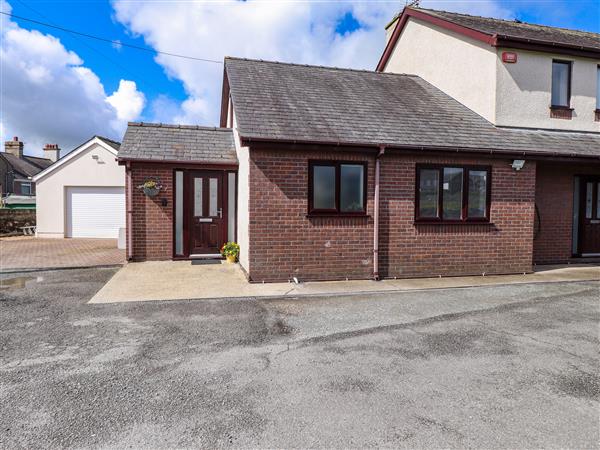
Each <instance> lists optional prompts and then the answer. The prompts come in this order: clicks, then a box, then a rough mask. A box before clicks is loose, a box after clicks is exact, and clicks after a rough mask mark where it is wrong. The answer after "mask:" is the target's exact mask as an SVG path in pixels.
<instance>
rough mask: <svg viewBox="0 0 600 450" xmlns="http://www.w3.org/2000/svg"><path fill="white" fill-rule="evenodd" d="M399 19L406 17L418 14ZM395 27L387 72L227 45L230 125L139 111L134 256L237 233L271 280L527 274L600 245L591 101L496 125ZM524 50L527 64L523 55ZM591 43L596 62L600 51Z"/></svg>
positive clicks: (133, 148) (215, 245)
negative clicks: (190, 122)
mask: <svg viewBox="0 0 600 450" xmlns="http://www.w3.org/2000/svg"><path fill="white" fill-rule="evenodd" d="M407 11H410V12H411V13H412V11H417V10H416V9H414V8H409V9H405V13H406V12H407ZM418 12H419V13H420V12H422V10H418ZM402 17H403V16H402V15H401V16H400V17H399V18H398V19H397V20H396V21H395V23H396V25H394V26H395V27H396V28H395V30H397V29H398V27H400V26H401V24H402V23H404V24H406V23H410V21H411V20H412V19H410V18H409V19H406V20H404V19H402ZM499 22H500V23H504V22H503V21H499ZM542 28H543V29H547V28H548V27H542ZM407 29H408V28H407ZM551 30H554V31H553V33H554V34H553V36H554V35H557V34H558V35H560V30H558V29H554V28H552V29H551ZM444 32H445V31H444ZM395 33H396V34H397V35H399V36H400V37H399V38H398V39H396V42H397V43H392V42H393V40H394V32H392V34H391V35H390V36H389V41H388V45H387V47H386V51H385V53H384V58H382V61H385V62H383V63H381V62H380V64H379V70H377V71H361V70H350V69H337V68H331V67H320V66H308V65H297V64H284V63H276V62H267V61H257V60H247V59H237V58H226V59H225V70H224V78H223V91H222V103H221V123H220V128H204V127H194V126H177V125H161V124H145V123H131V124H130V125H129V127H128V129H127V131H126V133H125V137H124V139H123V144H122V146H121V149H120V150H119V162H120V164H123V165H124V166H125V168H126V173H127V180H128V181H127V192H128V198H127V201H128V220H127V230H128V257H129V259H130V260H134V261H139V260H149V259H154V260H160V259H188V258H196V257H198V258H201V257H214V256H216V255H218V251H219V247H220V245H221V244H222V243H223V242H225V241H226V240H233V239H235V240H236V241H237V242H238V243H239V244H240V246H241V254H240V264H241V266H242V268H243V269H244V270H245V271H246V273H247V276H248V277H249V279H250V280H251V281H256V282H261V281H285V280H289V279H291V278H293V277H296V278H298V279H300V280H336V279H353V278H354V279H360V278H364V279H366V278H375V279H379V278H385V277H421V276H452V275H470V274H501V273H523V272H530V271H531V270H532V265H533V264H537V263H547V262H570V261H589V260H590V259H589V258H590V257H592V256H600V246H599V244H600V225H599V224H600V199H599V198H600V191H599V189H600V188H598V179H599V178H600V133H599V132H598V131H593V129H587V128H593V127H594V126H596V123H595V122H594V120H595V117H594V115H589V114H587V113H586V114H587V116H586V117H587V118H588V120H589V121H591V122H593V123H594V125H592V127H590V126H589V124H587V122H586V123H585V126H584V125H581V128H586V129H585V130H583V129H577V130H574V129H561V128H559V127H558V126H556V127H554V126H547V127H540V126H538V125H537V122H535V123H534V122H533V119H532V122H531V123H532V125H531V126H530V127H526V126H522V125H523V124H524V122H523V121H520V122H519V126H508V125H506V124H505V122H502V124H499V123H498V124H497V123H495V122H494V121H492V120H490V116H487V117H486V116H485V115H484V112H482V111H483V110H477V108H479V106H477V105H476V104H475V103H476V102H479V101H480V100H481V99H479V97H478V96H473V98H472V101H471V103H469V99H468V98H462V99H461V98H458V97H459V95H458V94H457V93H456V92H454V93H453V95H452V94H450V93H448V92H446V91H445V90H444V89H442V88H441V87H440V86H437V85H436V82H439V83H441V81H439V80H438V81H436V80H437V79H436V78H435V76H434V75H431V80H428V79H427V77H429V76H430V75H428V74H426V73H423V74H402V73H395V72H396V71H395V70H392V68H393V67H394V66H393V65H392V62H394V64H396V62H395V61H397V60H399V59H401V58H402V56H403V55H402V54H399V53H396V48H397V45H399V43H400V42H402V39H403V38H402V32H401V31H399V32H395ZM564 33H566V34H569V33H571V32H566V31H565V32H564ZM442 34H443V33H442ZM569 35H570V34H569ZM595 36H596V37H598V35H595ZM529 39H532V38H531V37H530V38H529ZM501 42H502V44H503V45H504V43H505V42H504V40H503V41H501ZM415 45H417V44H415ZM448 45H449V46H451V45H453V44H451V43H449V44H448ZM461 45H462V44H461ZM461 45H458V47H461ZM476 45H478V46H479V45H480V43H477V44H476ZM485 45H490V44H489V43H487V44H485ZM552 45H553V48H554V49H555V51H556V50H557V49H558V48H559V47H560V48H563V47H564V48H565V49H570V50H573V48H572V44H571V43H564V44H561V41H560V40H558V39H557V40H556V41H553V44H552ZM561 45H562V46H563V47H561ZM398 48H400V47H398ZM517 48H519V47H517ZM503 49H504V50H503ZM514 50H515V49H512V50H511V51H510V53H516V59H517V63H516V64H517V65H518V64H520V63H521V61H523V60H526V58H525V57H523V56H522V55H521V50H520V49H519V50H518V51H514ZM580 50H581V48H578V51H580ZM449 51H450V50H449ZM493 51H494V52H496V50H493ZM498 51H499V53H496V58H500V59H501V58H502V55H503V53H504V52H509V50H506V48H505V47H502V48H500V49H499V50H498ZM540 51H541V50H540ZM586 51H589V52H590V53H589V54H586V55H585V56H582V58H583V59H584V60H585V61H588V60H589V59H592V60H594V61H595V64H596V65H597V64H598V57H599V56H600V48H599V49H596V50H586ZM594 52H595V53H594ZM386 53H387V54H388V56H385V55H386ZM455 55H456V57H461V58H464V59H466V60H467V62H464V61H463V64H466V65H468V64H473V63H472V61H471V60H470V58H472V57H473V56H472V55H471V54H470V53H469V52H468V51H463V50H458V51H457V52H456V53H455ZM593 55H596V56H595V58H596V59H594V58H593V57H592V56H593ZM564 56H566V55H564ZM421 57H422V58H423V59H427V58H429V57H431V58H432V59H433V60H434V62H435V59H436V55H435V54H433V55H431V56H430V55H429V53H428V52H427V51H422V52H421ZM513 58H514V56H510V57H509V59H513ZM398 64H400V63H398ZM495 64H496V63H495ZM499 64H515V63H513V62H506V61H505V62H501V63H499ZM575 65H576V64H575V63H573V67H575ZM511 67H512V66H511ZM452 70H453V69H452V68H451V67H449V68H448V74H449V75H451V76H454V75H452ZM456 70H459V69H456ZM482 70H483V69H482ZM495 70H496V69H495ZM511 70H512V69H511ZM574 70H575V69H573V71H574ZM407 71H408V70H407ZM414 71H416V69H415V70H414ZM498 72H501V71H500V70H499V69H498ZM473 73H477V71H474V70H472V71H471V72H470V76H469V77H466V76H465V77H464V78H462V83H463V84H464V85H466V86H467V88H465V92H468V86H472V82H471V78H473V76H472V74H473ZM534 76H537V75H534ZM559 77H562V75H559ZM561 79H562V78H561ZM585 80H588V81H589V79H587V78H585ZM460 81H461V78H460V76H457V78H456V80H455V82H456V84H460V83H459V82H460ZM489 82H490V83H493V90H491V91H481V93H480V94H479V95H480V96H482V97H485V96H486V95H487V94H488V93H489V92H491V94H490V95H492V99H491V100H490V101H494V102H495V101H499V102H500V101H501V98H500V97H502V95H504V94H503V93H502V92H504V91H502V89H504V88H503V87H498V86H499V85H502V86H504V85H507V86H508V83H497V82H496V81H495V79H494V80H492V79H490V80H489ZM532 82H533V81H532ZM591 86H593V87H592V88H591V90H592V91H594V90H595V89H597V84H596V82H595V80H594V82H593V83H591ZM509 87H511V86H509ZM446 89H450V88H446ZM496 89H500V90H501V92H500V93H497V92H496ZM507 89H508V88H507ZM511 89H513V87H511ZM561 89H562V88H561ZM589 89H590V85H588V82H587V81H586V85H585V86H573V89H572V92H573V93H575V92H577V93H578V95H579V96H581V97H585V96H586V95H587V93H586V94H583V93H584V92H587V91H589ZM546 90H547V91H548V92H547V97H548V101H549V102H550V94H551V90H552V89H551V84H550V83H549V84H548V86H546ZM569 91H571V89H569ZM579 93H581V94H579ZM535 94H536V95H538V94H537V93H535ZM540 95H541V94H540ZM544 95H546V94H544ZM560 95H562V94H560ZM573 101H574V102H575V98H574V99H573ZM578 101H579V100H578ZM582 101H583V100H582ZM586 102H587V100H586ZM483 104H484V103H483V102H482V103H481V105H483ZM585 104H586V105H587V104H589V102H587V103H585ZM553 106H560V105H553ZM486 107H487V108H489V110H488V113H489V111H490V110H491V109H492V107H490V106H489V105H488V106H486ZM503 108H504V107H503ZM569 108H570V107H569ZM580 108H582V107H579V106H576V107H574V108H573V111H572V119H571V122H572V123H575V122H576V121H575V119H574V118H575V117H577V120H582V121H583V120H584V119H583V117H582V116H583V115H584V114H583V112H580V111H578V109H580ZM554 109H559V108H550V111H549V110H548V107H547V105H546V109H545V112H546V113H547V114H548V115H549V116H550V115H551V114H553V113H554V111H553V110H554ZM494 110H495V106H494ZM534 112H535V113H537V112H536V111H532V114H534ZM485 114H487V113H485ZM502 114H504V113H502ZM502 114H496V113H495V112H494V118H496V117H500V116H502ZM580 114H581V115H580ZM560 115H561V117H564V116H566V114H560ZM494 120H496V119H494ZM503 120H504V119H503ZM506 120H508V119H506ZM535 120H541V119H535ZM555 120H559V121H561V123H562V122H564V121H567V120H569V119H566V118H560V119H559V118H556V119H555V118H554V117H548V123H549V124H553V123H554V121H555ZM145 181H158V182H159V184H160V186H161V190H160V192H159V193H158V195H156V196H155V197H151V196H148V195H145V194H144V192H143V191H142V190H141V189H139V186H141V185H143V183H144V182H145Z"/></svg>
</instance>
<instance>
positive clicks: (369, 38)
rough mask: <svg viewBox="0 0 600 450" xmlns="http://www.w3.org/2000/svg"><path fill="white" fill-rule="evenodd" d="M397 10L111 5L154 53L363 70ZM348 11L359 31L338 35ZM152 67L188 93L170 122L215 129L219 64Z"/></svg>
mask: <svg viewBox="0 0 600 450" xmlns="http://www.w3.org/2000/svg"><path fill="white" fill-rule="evenodd" d="M403 5H404V1H390V2H371V3H369V2H356V3H352V2H314V3H311V2H294V1H281V2H268V1H253V0H250V1H246V2H241V1H228V0H226V1H219V2H202V1H201V2H145V3H144V2H142V3H140V2H131V1H128V0H115V1H114V2H113V7H114V9H115V12H116V19H117V20H118V21H120V22H121V23H123V24H124V25H125V26H127V27H128V28H129V30H131V31H132V32H133V33H134V34H136V35H142V36H143V37H144V39H145V40H146V42H147V43H148V44H149V45H151V46H152V47H153V48H155V49H156V50H159V51H164V52H172V53H180V54H185V55H191V56H197V57H202V58H209V59H215V60H218V61H222V60H223V57H224V56H226V55H229V56H240V57H249V58H262V59H269V60H278V61H287V62H297V63H306V64H322V65H329V66H340V67H353V68H367V69H373V68H374V67H375V65H376V63H377V61H378V59H379V57H380V55H381V52H382V50H383V47H384V41H385V32H384V26H385V25H386V24H387V22H388V21H389V20H390V19H391V18H392V17H393V16H394V15H395V14H396V13H397V12H399V11H400V10H401V9H402V7H403ZM422 6H423V7H431V8H438V9H452V10H455V11H461V12H471V13H473V14H483V15H493V16H498V17H506V16H507V14H508V13H507V11H505V10H504V9H502V8H500V7H499V6H498V4H497V3H496V1H495V0H478V1H473V2H471V1H467V0H465V1H457V2H451V3H450V2H447V1H446V2H444V1H437V0H430V1H425V2H423V4H422ZM347 13H351V14H352V15H353V17H354V18H356V19H357V20H358V21H359V23H360V24H361V28H359V29H358V30H356V31H354V32H351V33H344V35H340V34H338V33H336V31H335V30H336V26H337V24H338V22H339V20H341V19H342V18H343V17H344V15H346V14H347ZM156 62H157V63H158V64H160V65H161V66H163V68H164V69H165V71H166V73H167V74H168V76H170V77H173V78H176V79H179V80H181V81H182V82H183V85H184V88H185V90H186V93H187V94H188V99H187V100H185V101H184V102H183V103H182V104H181V105H180V107H179V108H177V113H176V114H175V115H173V116H172V118H171V120H172V121H174V122H180V123H200V124H216V123H217V121H218V115H219V111H220V107H219V105H220V100H221V98H220V97H221V82H222V77H223V68H222V66H221V65H217V64H211V63H203V62H198V61H190V60H185V59H179V58H173V57H169V56H165V55H158V56H157V57H156ZM171 106H172V103H171ZM171 110H173V108H171ZM161 119H162V120H164V114H161Z"/></svg>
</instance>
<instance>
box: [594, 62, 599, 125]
mask: <svg viewBox="0 0 600 450" xmlns="http://www.w3.org/2000/svg"><path fill="white" fill-rule="evenodd" d="M595 113H596V122H600V66H598V67H596V111H595Z"/></svg>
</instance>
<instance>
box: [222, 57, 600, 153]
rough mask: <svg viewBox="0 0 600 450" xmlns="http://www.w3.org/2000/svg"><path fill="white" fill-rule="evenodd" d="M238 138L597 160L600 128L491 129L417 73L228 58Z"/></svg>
mask: <svg viewBox="0 0 600 450" xmlns="http://www.w3.org/2000/svg"><path fill="white" fill-rule="evenodd" d="M225 70H226V77H227V79H226V81H227V82H228V85H229V89H230V92H231V98H232V101H233V107H234V110H235V117H236V119H237V126H238V132H239V134H240V138H241V139H242V141H245V142H252V141H279V142H294V143H310V144H324V145H354V146H365V147H376V146H379V145H385V146H387V147H389V148H399V149H417V150H438V151H452V152H457V151H472V152H475V151H477V152H484V153H488V154H489V153H499V154H511V155H515V154H516V155H532V156H533V155H539V156H542V157H548V156H553V157H584V158H593V159H597V160H600V133H585V132H569V131H547V130H532V129H516V128H501V127H496V126H494V125H493V124H492V123H490V122H489V121H487V120H485V119H484V118H483V117H481V116H479V115H478V114H476V113H475V112H473V111H471V110H470V109H469V108H467V107H466V106H464V105H463V104H461V103H459V102H458V101H456V100H454V99H453V98H452V97H450V96H449V95H447V94H445V93H444V92H442V91H441V90H439V89H438V88H436V87H435V86H433V85H431V84H430V83H428V82H427V81H425V80H423V79H422V78H420V77H418V76H415V75H402V74H393V73H379V72H373V71H366V70H351V69H338V68H334V67H321V66H307V65H298V64H286V63H277V62H268V61H257V60H247V59H237V58H226V59H225Z"/></svg>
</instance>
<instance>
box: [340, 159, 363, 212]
mask: <svg viewBox="0 0 600 450" xmlns="http://www.w3.org/2000/svg"><path fill="white" fill-rule="evenodd" d="M363 172H364V166H362V165H350V164H342V165H341V167H340V210H341V211H343V212H360V211H364V205H363V199H364V196H363V194H364V192H363V191H364V187H365V184H364V175H365V174H364V173H363Z"/></svg>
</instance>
